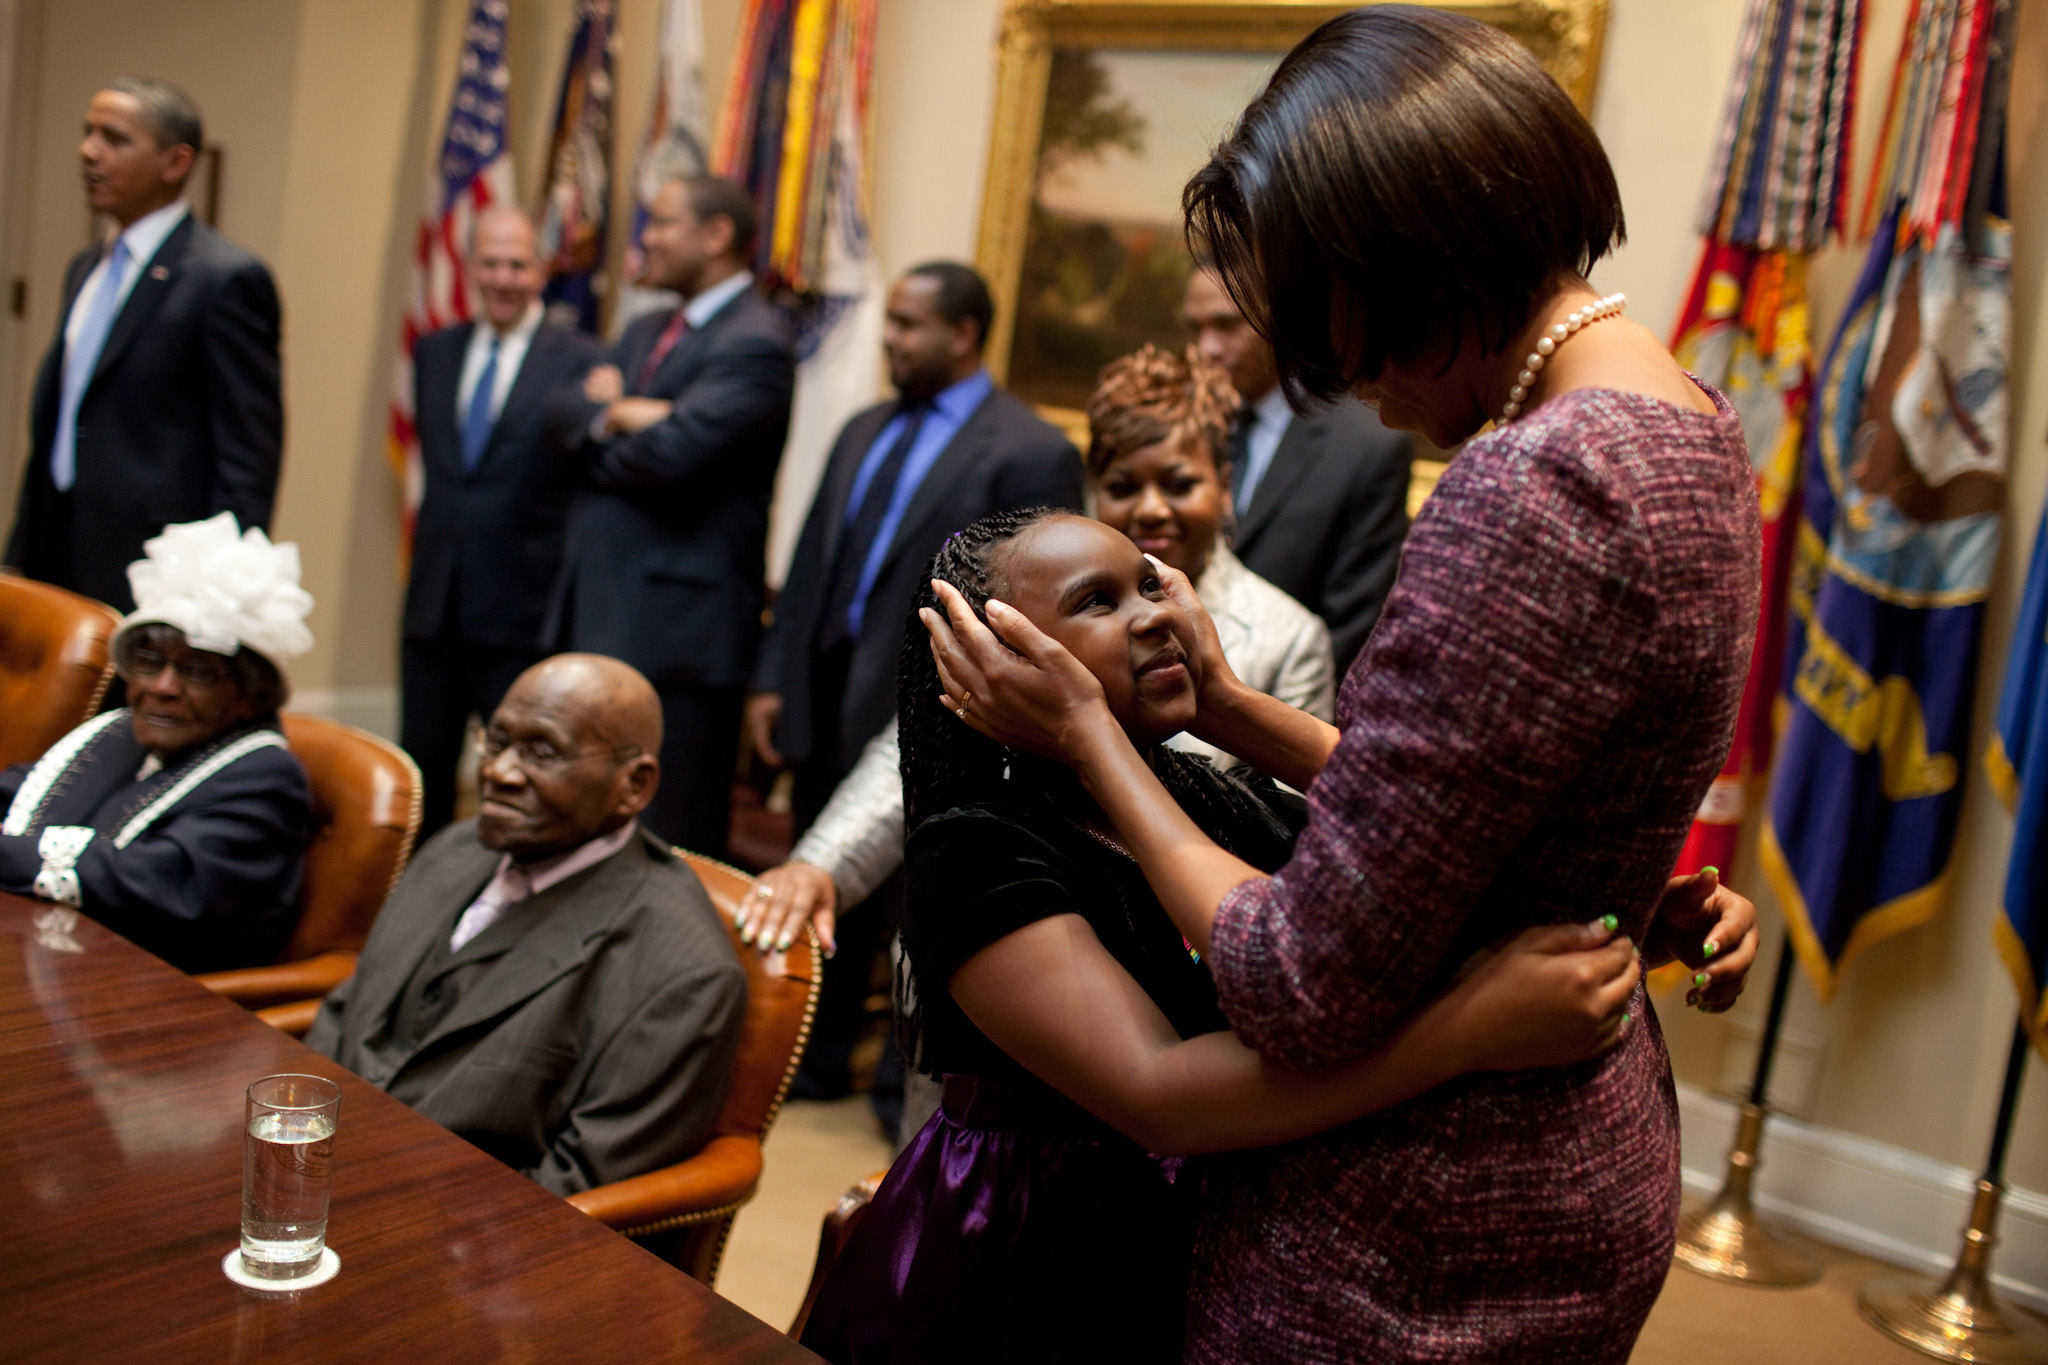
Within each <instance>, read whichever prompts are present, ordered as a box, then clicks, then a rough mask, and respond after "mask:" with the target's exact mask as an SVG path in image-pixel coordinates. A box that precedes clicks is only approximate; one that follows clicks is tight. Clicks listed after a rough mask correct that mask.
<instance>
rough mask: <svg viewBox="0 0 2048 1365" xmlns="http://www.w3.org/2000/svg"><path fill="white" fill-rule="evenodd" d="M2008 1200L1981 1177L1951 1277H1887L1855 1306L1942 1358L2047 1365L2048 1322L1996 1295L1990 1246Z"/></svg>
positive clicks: (1987, 1364) (1892, 1333) (1894, 1335)
mask: <svg viewBox="0 0 2048 1365" xmlns="http://www.w3.org/2000/svg"><path fill="white" fill-rule="evenodd" d="M2004 1198H2005V1187H2004V1186H2003V1185H2000V1184H1997V1183H1995V1182H1993V1181H1989V1180H1980V1181H1978V1182H1977V1198H1976V1200H1975V1202H1974V1203H1973V1204H1972V1205H1971V1207H1970V1226H1969V1227H1968V1228H1966V1229H1965V1230H1964V1232H1963V1249H1962V1252H1961V1254H1960V1255H1958V1256H1957V1257H1956V1265H1955V1269H1953V1270H1951V1271H1949V1273H1948V1278H1947V1279H1946V1280H1943V1281H1941V1282H1940V1283H1938V1284H1937V1283H1936V1282H1935V1281H1934V1280H1931V1279H1918V1278H1914V1279H1885V1280H1872V1281H1871V1282H1870V1283H1869V1284H1867V1285H1865V1286H1863V1292H1862V1293H1860V1294H1858V1295H1857V1296H1856V1306H1857V1307H1858V1308H1861V1309H1862V1310H1863V1316H1864V1317H1866V1318H1868V1319H1869V1320H1870V1323H1871V1325H1872V1326H1874V1327H1876V1328H1877V1329H1878V1330H1879V1331H1880V1332H1883V1333H1884V1334H1885V1335H1886V1336H1888V1337H1890V1338H1891V1339H1892V1340H1894V1341H1899V1342H1904V1343H1905V1344H1906V1345H1908V1346H1911V1347H1912V1348H1913V1349H1914V1350H1916V1351H1924V1352H1926V1353H1927V1354H1928V1355H1931V1356H1935V1357H1937V1358H1939V1359H1942V1360H1968V1361H1979V1362H1983V1363H1984V1365H2048V1327H2043V1326H2042V1325H2041V1324H2040V1323H2038V1322H2036V1321H2035V1320H2034V1319H2033V1318H2031V1317H2029V1316H2028V1315H2027V1314H2026V1313H2025V1312H2023V1311H2021V1310H2019V1309H2015V1308H2006V1307H2002V1306H2001V1305H2000V1304H1999V1302H1998V1300H1997V1298H1996V1297H1994V1296H1993V1294H1992V1292H1991V1245H1992V1243H1993V1242H1995V1241H1996V1240H1997V1237H1996V1235H1995V1234H1996V1231H1997V1227H1998V1206H1999V1204H2000V1203H2001V1202H2003V1200H2004Z"/></svg>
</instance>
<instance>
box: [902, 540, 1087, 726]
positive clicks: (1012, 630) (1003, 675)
mask: <svg viewBox="0 0 2048 1365" xmlns="http://www.w3.org/2000/svg"><path fill="white" fill-rule="evenodd" d="M932 587H933V588H934V590H935V591H936V592H937V593H938V596H939V602H940V604H941V605H942V606H944V607H945V615H943V616H941V615H940V614H939V613H937V612H935V611H932V610H931V609H930V608H928V607H927V608H925V609H923V610H922V611H920V612H919V613H918V618H919V619H920V620H921V621H923V622H924V626H925V629H926V630H927V631H929V632H930V633H931V637H932V659H933V661H934V662H935V663H936V664H937V665H938V670H939V685H940V686H941V687H942V688H944V689H945V694H946V702H945V704H946V705H947V707H948V708H949V709H950V710H952V712H953V714H954V715H956V716H959V717H960V718H961V719H962V720H964V721H966V722H967V723H968V724H969V725H971V726H973V727H974V728H975V729H976V730H978V731H980V732H981V733H982V734H984V735H986V736H988V737H989V738H990V739H992V740H994V741H996V742H997V743H998V744H1004V745H1008V746H1009V747H1010V748H1013V749H1022V750H1024V751H1026V752H1028V753H1034V754H1041V755H1044V756H1045V757H1048V758H1056V759H1061V760H1066V759H1069V758H1071V757H1073V755H1070V754H1069V753H1068V752H1067V750H1068V749H1069V748H1071V747H1073V745H1074V744H1075V743H1076V742H1077V741H1078V738H1079V732H1080V730H1081V728H1082V727H1081V726H1080V725H1079V724H1078V722H1080V721H1081V720H1082V719H1083V718H1084V717H1086V716H1087V715H1088V714H1089V713H1090V712H1092V711H1093V710H1096V709H1101V708H1104V707H1105V706H1106V703H1105V702H1104V701H1103V696H1102V684H1101V683H1099V682H1097V681H1096V680H1095V675H1094V674H1092V673H1090V672H1089V671H1088V670H1087V669H1085V668H1083V667H1082V666H1081V664H1080V661H1079V660H1077V659H1075V658H1074V656H1073V655H1072V654H1069V653H1068V652H1067V651H1066V649H1065V648H1063V647H1062V646H1061V645H1060V644H1059V642H1057V641H1055V640H1052V639H1050V638H1048V637H1047V636H1046V635H1045V633H1044V632H1043V631H1041V630H1039V629H1038V627H1036V626H1034V625H1032V624H1031V622H1030V621H1029V620H1028V619H1026V618H1025V616H1024V615H1023V613H1021V612H1019V611H1016V610H1014V609H1012V608H1010V607H1007V606H1004V605H1003V604H1002V603H1001V602H996V601H991V602H990V603H989V604H988V613H989V621H990V623H991V624H992V625H993V626H994V627H995V629H993V630H992V629H991V628H990V626H988V625H983V624H982V622H981V620H980V619H979V618H978V617H976V616H975V614H974V610H973V608H971V607H969V606H968V605H967V599H966V598H964V597H962V596H961V595H960V593H959V592H958V591H957V590H956V589H955V588H954V587H953V586H952V585H951V584H950V583H942V582H939V581H937V580H934V581H933V583H932ZM998 631H1000V632H1001V633H1000V636H999V635H998V634H997V632H998Z"/></svg>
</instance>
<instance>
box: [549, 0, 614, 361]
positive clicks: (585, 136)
mask: <svg viewBox="0 0 2048 1365" xmlns="http://www.w3.org/2000/svg"><path fill="white" fill-rule="evenodd" d="M616 37H617V34H616V32H615V30H614V29H613V27H612V0H577V5H576V33H575V36H574V37H573V38H571V39H570V41H569V59H568V64H567V66H566V67H565V68H564V70H563V72H562V92H561V95H560V97H559V98H558V99H557V100H556V102H555V135H554V138H553V140H552V141H551V143H550V144H549V147H548V183H547V195H546V198H545V199H544V200H543V201H542V202H541V210H540V254H541V259H542V260H544V261H546V262H547V265H548V270H549V278H548V284H547V288H546V289H545V290H544V291H543V292H542V294H541V297H542V298H543V299H544V300H546V302H547V305H548V314H549V316H550V317H551V318H553V319H554V320H555V321H557V322H559V323H561V324H562V325H564V326H570V327H577V328H581V329H582V330H583V331H586V332H590V333H593V334H594V333H595V332H596V331H597V328H598V321H599V313H600V312H601V310H602V305H603V302H604V291H605V277H604V268H605V263H604V255H605V245H606V235H607V234H606V227H607V224H608V223H609V221H610V218H611V194H612V57H613V51H614V48H615V47H616V46H617V43H616Z"/></svg>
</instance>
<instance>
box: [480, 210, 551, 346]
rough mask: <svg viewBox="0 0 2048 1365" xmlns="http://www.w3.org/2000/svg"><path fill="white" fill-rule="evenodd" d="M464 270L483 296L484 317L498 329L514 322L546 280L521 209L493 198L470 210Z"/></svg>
mask: <svg viewBox="0 0 2048 1365" xmlns="http://www.w3.org/2000/svg"><path fill="white" fill-rule="evenodd" d="M469 275H470V278H471V279H472V280H474V281H475V282H476V289H477V293H478V295H479V296H480V297H481V298H482V300H483V314H484V320H485V321H487V322H489V323H490V325H491V326H493V327H495V328H497V329H498V330H499V331H500V332H507V331H510V330H511V329H512V328H514V327H517V326H518V325H519V320H520V319H521V318H523V317H525V316H526V310H527V309H528V307H530V306H531V305H532V303H533V301H534V300H535V299H537V298H539V297H540V291H541V289H542V287H543V286H545V285H546V284H547V282H548V272H547V267H546V266H545V265H543V264H542V263H541V259H540V234H539V232H538V231H537V230H536V229H535V228H534V226H533V219H531V218H529V217H527V216H526V213H525V211H524V210H522V209H519V208H516V207H514V206H513V205H510V204H497V205H493V206H492V207H490V208H487V209H485V210H484V211H483V212H482V213H480V214H478V215H477V216H476V220H475V221H474V222H473V223H471V224H470V229H469Z"/></svg>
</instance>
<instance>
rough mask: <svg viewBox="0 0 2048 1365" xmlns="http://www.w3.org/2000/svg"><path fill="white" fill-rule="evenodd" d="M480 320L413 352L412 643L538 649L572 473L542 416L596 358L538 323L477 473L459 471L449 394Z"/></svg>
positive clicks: (456, 423) (591, 346) (585, 346)
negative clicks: (417, 477)
mask: <svg viewBox="0 0 2048 1365" xmlns="http://www.w3.org/2000/svg"><path fill="white" fill-rule="evenodd" d="M476 327H477V324H475V323H472V322H464V323H458V324H457V325H455V326H453V327H449V328H446V329H444V330H442V331H439V332H435V333H434V334H433V335H432V336H429V337H426V338H424V339H423V340H422V341H421V342H420V343H419V345H418V346H416V347H414V348H413V354H412V365H413V395H414V397H413V414H414V421H415V423H416V424H417V426H418V429H419V434H420V463H421V465H422V466H423V468H424V469H425V472H426V496H425V497H424V498H423V499H422V500H421V502H420V511H419V517H418V519H417V520H416V521H415V522H414V523H413V535H412V580H411V582H410V583H409V584H408V585H407V587H406V594H405V633H406V636H407V638H408V639H414V640H440V639H450V638H452V639H459V640H468V641H472V642H474V643H476V644H484V645H497V646H501V647H505V648H534V647H537V646H538V645H539V644H540V628H541V618H542V614H543V613H544V612H545V611H546V610H547V602H548V593H549V591H550V590H551V589H552V588H553V587H554V584H555V577H556V575H557V574H559V573H560V572H561V568H562V540H563V535H564V532H565V530H566V528H567V527H568V524H569V504H570V502H571V501H573V500H574V498H575V496H576V487H577V466H576V463H575V461H574V459H573V458H572V456H571V454H570V450H569V449H568V448H565V447H564V446H562V445H560V444H558V443H557V442H556V441H555V439H554V437H553V436H552V435H550V433H549V432H548V430H547V426H546V424H545V423H544V422H543V420H542V418H543V416H544V414H545V412H546V409H547V405H548V402H549V400H550V399H551V398H553V397H554V395H555V393H556V391H557V390H558V389H560V388H561V387H562V386H563V385H565V384H568V383H571V382H573V381H575V380H577V379H579V378H581V377H582V375H583V373H584V372H585V371H587V370H588V369H589V368H590V367H591V366H592V365H595V364H596V363H597V358H598V356H599V355H600V354H601V351H600V348H599V347H598V344H597V343H596V342H595V341H593V340H592V339H590V338H589V337H587V336H584V335H583V334H582V333H581V332H571V331H568V330H566V329H564V328H560V327H549V326H545V325H543V326H542V327H541V328H540V329H539V330H538V331H536V332H535V333H534V334H533V341H532V343H531V345H529V346H528V347H527V351H526V359H525V360H524V361H523V362H522V363H521V364H520V366H519V374H518V376H517V377H516V378H515V379H514V380H513V381H512V388H511V391H510V392H508V393H507V394H506V395H505V407H504V410H503V411H502V412H500V413H499V414H498V422H497V425H496V426H494V427H493V428H492V429H491V438H490V441H489V442H488V443H487V444H486V445H485V446H484V453H483V457H482V458H481V459H480V460H478V461H477V466H476V469H475V471H474V472H470V471H468V470H465V469H464V468H463V465H462V426H461V419H460V416H459V414H458V413H457V412H456V391H457V389H459V388H460V387H461V384H462V361H463V356H464V354H465V353H466V351H467V350H468V347H469V339H470V335H471V333H473V332H474V331H475V330H476Z"/></svg>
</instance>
